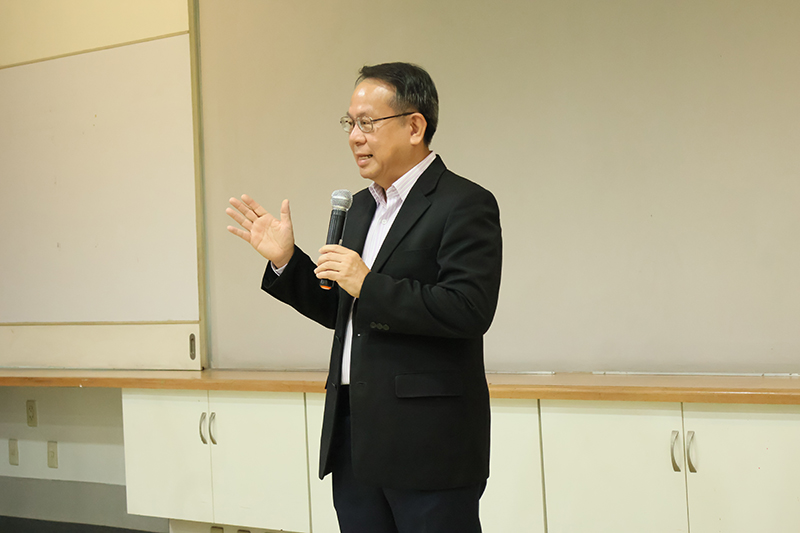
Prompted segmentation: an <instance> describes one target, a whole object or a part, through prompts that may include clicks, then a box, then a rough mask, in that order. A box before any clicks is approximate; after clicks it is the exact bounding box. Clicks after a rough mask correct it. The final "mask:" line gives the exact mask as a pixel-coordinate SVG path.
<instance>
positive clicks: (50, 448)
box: [47, 441, 58, 468]
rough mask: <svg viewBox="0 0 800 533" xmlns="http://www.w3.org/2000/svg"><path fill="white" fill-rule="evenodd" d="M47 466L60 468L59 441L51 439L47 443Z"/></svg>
mask: <svg viewBox="0 0 800 533" xmlns="http://www.w3.org/2000/svg"><path fill="white" fill-rule="evenodd" d="M47 466H49V467H50V468H58V443H57V442H54V441H50V442H48V443H47Z"/></svg>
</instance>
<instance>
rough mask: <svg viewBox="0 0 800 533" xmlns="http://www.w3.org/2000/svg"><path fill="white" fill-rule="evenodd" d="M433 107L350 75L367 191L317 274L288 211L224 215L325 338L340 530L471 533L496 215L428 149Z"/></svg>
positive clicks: (424, 90) (328, 429)
mask: <svg viewBox="0 0 800 533" xmlns="http://www.w3.org/2000/svg"><path fill="white" fill-rule="evenodd" d="M438 107H439V104H438V95H437V92H436V87H435V86H434V84H433V81H432V80H431V78H430V76H428V74H427V72H425V71H424V70H423V69H421V68H420V67H417V66H415V65H410V64H407V63H388V64H382V65H375V66H371V67H364V68H363V69H361V76H360V77H359V79H358V82H357V85H356V88H355V91H354V92H353V96H352V98H351V101H350V108H349V109H348V113H347V115H346V116H344V117H342V119H341V123H342V126H343V127H344V129H345V131H346V132H348V133H349V143H350V148H351V150H352V152H353V155H354V157H355V160H356V164H357V165H358V167H359V171H360V173H361V175H362V176H363V177H364V178H367V179H369V180H371V181H372V184H371V185H370V186H369V187H368V188H367V189H364V190H362V191H360V192H359V193H358V194H356V195H355V196H354V198H353V205H352V207H351V209H350V211H349V213H348V217H347V223H346V226H345V230H344V235H343V237H342V241H341V245H327V246H324V247H323V248H322V249H321V250H320V256H319V259H318V260H317V261H316V263H315V262H313V261H312V260H311V259H310V258H309V257H308V256H307V255H306V254H304V253H303V252H302V251H301V250H300V249H299V248H297V247H296V246H295V244H294V237H293V233H292V223H291V217H290V212H289V203H288V201H287V200H284V201H283V204H282V206H281V213H280V217H279V218H275V217H273V216H272V215H270V214H269V213H267V212H266V210H265V209H264V208H263V207H261V206H260V205H259V204H258V203H256V202H255V201H254V200H252V199H251V198H249V197H248V196H246V195H245V196H242V201H239V200H237V199H234V198H232V199H231V204H232V205H233V207H235V208H236V209H235V210H234V209H231V208H228V214H229V215H230V216H231V217H233V218H234V219H235V220H236V221H237V222H239V224H240V225H241V226H242V228H241V229H240V228H235V227H232V226H229V228H228V229H229V230H230V231H231V232H232V233H234V234H236V235H238V236H240V237H242V238H243V239H244V240H246V241H248V242H249V243H250V244H251V245H252V246H253V247H254V248H255V249H256V250H258V251H259V253H261V255H263V256H264V257H265V258H266V259H268V260H269V261H270V264H269V265H268V266H267V270H266V272H265V274H264V279H263V282H262V288H263V289H264V290H265V291H266V292H268V293H269V294H271V295H272V296H274V297H275V298H278V299H279V300H281V301H283V302H285V303H287V304H289V305H290V306H292V307H294V308H295V309H296V310H298V311H299V312H300V313H302V314H303V315H305V316H307V317H309V318H311V319H313V320H315V321H317V322H319V323H320V324H322V325H323V326H326V327H328V328H332V329H334V331H335V334H334V339H333V349H332V352H331V361H330V369H329V375H328V382H327V394H326V399H325V416H324V422H323V428H322V444H321V452H320V467H319V468H320V472H319V473H320V477H323V476H325V475H326V474H328V473H330V472H332V473H333V493H334V495H333V496H334V505H335V507H336V511H337V515H338V517H339V524H340V527H341V530H342V531H343V532H345V533H383V532H386V533H390V532H391V533H398V532H400V533H420V532H429V533H456V532H457V533H473V532H475V533H477V532H480V530H481V529H480V521H479V518H478V501H479V499H480V496H481V494H482V493H483V490H484V488H485V486H486V479H487V477H488V475H489V393H488V388H487V385H486V377H485V372H484V364H483V334H484V333H485V332H486V331H487V330H488V328H489V325H490V324H491V321H492V318H493V316H494V312H495V308H496V305H497V296H498V291H499V286H500V271H501V231H500V219H499V218H500V217H499V210H498V207H497V203H496V201H495V199H494V197H493V196H492V194H491V193H490V192H488V191H487V190H485V189H483V188H481V187H480V186H478V185H476V184H474V183H472V182H470V181H468V180H466V179H464V178H461V177H459V176H457V175H455V174H453V173H452V172H450V171H449V170H447V168H446V167H445V165H444V162H443V161H442V159H441V158H440V157H438V156H437V155H436V154H434V153H433V152H431V150H430V149H429V145H430V142H431V139H432V137H433V134H434V132H435V131H436V126H437V121H438ZM320 279H328V280H332V281H335V282H336V283H337V284H338V288H334V290H323V289H321V288H320V286H319V280H320Z"/></svg>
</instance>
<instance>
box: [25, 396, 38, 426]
mask: <svg viewBox="0 0 800 533" xmlns="http://www.w3.org/2000/svg"><path fill="white" fill-rule="evenodd" d="M25 412H26V413H27V417H28V425H29V426H30V427H32V428H35V427H36V426H38V425H39V414H38V413H37V412H36V400H28V401H27V402H25Z"/></svg>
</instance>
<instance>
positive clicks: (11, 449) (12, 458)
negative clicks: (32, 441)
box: [8, 439, 19, 466]
mask: <svg viewBox="0 0 800 533" xmlns="http://www.w3.org/2000/svg"><path fill="white" fill-rule="evenodd" d="M8 464H10V465H12V466H19V444H17V439H8Z"/></svg>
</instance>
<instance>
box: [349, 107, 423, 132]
mask: <svg viewBox="0 0 800 533" xmlns="http://www.w3.org/2000/svg"><path fill="white" fill-rule="evenodd" d="M418 112H419V111H409V112H408V113H400V114H399V115H392V116H390V117H381V118H372V117H358V118H353V117H351V116H350V115H345V116H343V117H342V118H340V119H339V124H340V125H341V126H342V129H343V130H344V131H345V133H348V134H349V133H352V132H353V130H354V129H355V126H358V129H360V130H361V133H372V132H373V131H375V123H376V122H380V121H382V120H389V119H390V118H397V117H406V116H408V115H413V114H414V113H418ZM364 119H369V122H368V124H369V125H370V128H369V131H364V128H363V127H362V126H361V122H362V121H363V120H364ZM346 121H352V123H353V125H352V126H350V130H349V131H348V130H347V126H346V124H348V123H347V122H346Z"/></svg>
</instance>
